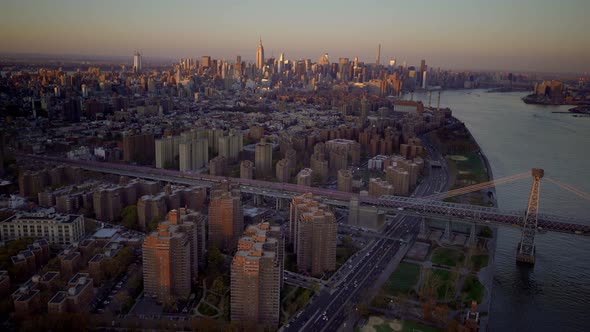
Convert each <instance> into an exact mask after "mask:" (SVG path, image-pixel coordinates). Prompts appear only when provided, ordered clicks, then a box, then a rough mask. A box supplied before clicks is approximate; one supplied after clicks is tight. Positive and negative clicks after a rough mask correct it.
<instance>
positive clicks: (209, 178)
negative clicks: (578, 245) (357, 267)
mask: <svg viewBox="0 0 590 332" xmlns="http://www.w3.org/2000/svg"><path fill="white" fill-rule="evenodd" d="M15 155H16V157H17V158H19V159H33V160H38V161H41V162H53V163H62V164H70V165H74V166H78V167H81V168H83V169H86V170H91V171H97V172H102V173H111V174H119V175H126V176H130V177H140V178H145V179H152V180H158V181H166V182H172V183H183V184H189V185H196V184H200V185H205V186H212V185H214V184H215V183H221V182H223V181H231V182H233V183H236V184H238V185H240V189H241V190H242V192H245V193H252V194H255V195H264V196H270V197H274V198H286V199H289V198H292V197H293V196H294V195H298V194H302V193H308V192H309V193H312V194H314V195H315V196H316V197H318V198H319V199H321V200H322V201H323V202H325V203H327V204H331V205H338V206H343V207H348V205H349V202H350V199H351V198H352V197H357V198H358V200H359V202H360V203H361V204H363V205H371V206H377V207H379V208H381V209H382V210H385V211H390V212H392V213H395V214H403V215H407V216H415V217H427V218H434V219H453V220H454V221H458V222H465V223H469V224H478V225H486V226H487V225H493V226H502V227H521V225H522V222H523V217H524V213H525V211H524V210H523V211H503V210H500V209H497V208H493V207H481V206H474V205H467V204H456V203H447V202H442V201H433V200H428V199H420V198H417V197H422V196H429V195H431V194H432V193H430V190H433V192H436V191H438V192H440V191H441V190H446V186H447V184H446V183H445V185H444V186H438V185H437V184H435V182H436V181H439V182H440V181H442V180H444V179H443V178H445V177H444V176H443V175H442V174H444V173H446V171H447V168H446V167H445V166H443V167H441V168H440V169H437V167H433V168H431V170H430V171H431V173H432V174H430V176H432V181H430V180H426V179H425V180H423V181H422V183H421V184H420V186H418V188H417V189H416V194H415V195H414V196H413V197H400V196H381V197H379V198H376V197H370V196H359V195H358V194H353V193H347V192H342V191H337V190H331V189H324V188H316V187H307V186H301V185H296V184H292V183H279V182H269V181H261V180H252V179H241V178H228V177H223V176H213V175H208V174H191V173H184V172H180V171H173V170H164V169H157V168H151V167H142V166H133V165H126V164H120V163H119V164H118V163H106V162H95V161H83V160H68V159H64V158H59V157H51V156H45V155H43V156H38V155H30V154H15ZM437 157H439V156H436V155H435V158H437ZM443 165H444V163H443ZM436 189H438V190H436ZM427 193H428V195H427ZM538 226H539V228H540V229H543V230H544V231H551V232H560V233H566V234H571V235H582V236H590V222H588V221H587V220H581V219H577V218H571V217H567V216H563V215H548V214H539V215H538Z"/></svg>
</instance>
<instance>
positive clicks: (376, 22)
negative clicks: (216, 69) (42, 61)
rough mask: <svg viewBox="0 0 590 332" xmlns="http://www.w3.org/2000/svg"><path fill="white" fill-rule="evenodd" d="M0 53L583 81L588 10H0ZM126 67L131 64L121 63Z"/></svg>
mask: <svg viewBox="0 0 590 332" xmlns="http://www.w3.org/2000/svg"><path fill="white" fill-rule="evenodd" d="M0 8H1V9H2V10H1V11H0V40H1V42H0V53H35V54H75V55H101V56H109V55H110V56H115V55H116V56H121V55H126V54H129V55H130V58H131V56H132V54H133V51H134V50H136V49H137V50H140V51H141V52H142V53H143V54H144V57H145V59H146V61H149V59H150V57H152V58H156V57H170V58H181V57H193V58H200V56H202V55H211V56H212V57H214V58H222V59H224V58H225V59H234V58H235V56H236V55H237V54H239V55H241V56H242V59H245V60H250V61H253V60H254V59H255V54H256V46H257V44H258V39H259V37H261V38H262V42H263V45H264V49H265V56H266V57H270V56H272V55H274V56H275V57H276V58H278V56H279V54H280V53H282V52H283V53H285V58H287V59H293V60H295V59H301V58H310V59H312V60H313V61H317V59H318V58H319V56H320V55H322V54H324V53H328V54H329V57H330V59H331V60H332V61H337V59H338V57H348V58H351V59H352V58H354V57H355V56H357V57H358V58H359V60H361V61H365V62H375V58H376V53H377V45H378V44H381V61H382V63H383V62H385V61H387V60H389V59H390V58H395V59H396V60H397V62H398V63H402V62H404V61H407V63H408V64H409V65H417V64H419V63H420V59H425V60H426V63H427V64H428V65H429V66H430V67H431V68H437V67H441V68H445V69H484V70H518V71H541V72H574V73H588V72H590V37H588V36H589V33H590V20H588V18H587V15H588V13H590V0H562V1H557V0H511V1H508V0H494V1H489V0H445V1H441V0H405V1H397V0H364V1H359V0H356V1H349V0H336V1H332V0H314V1H309V0H290V1H280V0H274V1H266V0H264V1H263V0H260V1H257V0H248V1H244V0H216V1H209V0H199V1H195V0H169V1H161V0H117V1H114V0H101V1H81V0H0ZM130 61H131V59H130Z"/></svg>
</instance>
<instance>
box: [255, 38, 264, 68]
mask: <svg viewBox="0 0 590 332" xmlns="http://www.w3.org/2000/svg"><path fill="white" fill-rule="evenodd" d="M262 67H264V47H263V46H262V38H260V41H259V42H258V48H257V49H256V68H258V70H259V71H262Z"/></svg>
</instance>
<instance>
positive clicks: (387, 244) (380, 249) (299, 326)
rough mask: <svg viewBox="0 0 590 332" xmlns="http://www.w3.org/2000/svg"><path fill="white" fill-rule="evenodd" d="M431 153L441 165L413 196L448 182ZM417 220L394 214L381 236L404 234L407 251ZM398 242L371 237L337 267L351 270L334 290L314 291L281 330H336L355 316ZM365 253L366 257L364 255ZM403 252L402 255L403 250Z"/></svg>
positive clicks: (392, 254)
mask: <svg viewBox="0 0 590 332" xmlns="http://www.w3.org/2000/svg"><path fill="white" fill-rule="evenodd" d="M429 150H430V149H429ZM431 156H432V157H433V158H436V160H438V161H439V162H441V165H443V167H441V168H431V169H430V171H429V172H428V175H426V176H425V177H424V178H423V181H422V182H421V183H420V184H419V185H418V186H417V188H416V190H415V191H414V193H413V196H415V197H420V196H426V195H431V194H433V193H434V192H436V191H439V192H440V191H443V190H446V187H447V185H448V174H447V168H446V160H444V159H443V158H442V156H441V155H440V154H438V155H436V154H435V153H434V151H433V152H431ZM419 222H420V219H419V218H416V217H396V218H395V219H394V222H392V223H391V224H389V225H388V226H387V227H386V229H385V230H384V235H386V236H388V237H406V240H407V241H409V242H410V243H409V244H407V248H405V249H406V250H407V249H408V248H409V247H410V246H411V244H412V243H413V241H414V239H415V238H416V236H417V234H418V231H419ZM402 245H405V244H403V243H401V242H399V241H395V240H391V239H385V238H382V239H378V240H375V241H374V244H373V245H370V246H368V248H370V249H369V250H368V251H367V253H366V254H365V256H364V257H361V259H360V260H358V261H356V262H355V265H354V266H353V268H352V269H350V268H348V266H349V264H348V262H347V263H346V264H344V265H343V266H342V267H341V269H346V268H348V269H350V270H351V271H349V272H348V273H347V274H345V276H344V277H342V278H341V279H340V280H339V283H337V285H338V286H337V287H336V288H335V289H333V290H332V291H331V292H329V291H327V290H322V292H320V293H319V294H317V295H316V296H315V297H314V299H313V302H312V303H311V304H310V305H308V306H307V307H306V308H305V309H304V310H303V311H302V312H300V313H299V314H298V316H297V317H296V318H295V319H294V320H292V321H291V322H290V323H289V324H288V326H285V327H284V330H285V331H336V330H337V329H338V328H340V326H341V325H342V324H343V323H344V322H345V321H346V320H347V319H348V318H349V317H350V316H351V315H352V316H356V314H357V312H356V310H354V309H353V308H356V306H357V304H358V303H360V302H361V301H362V300H366V297H367V295H368V294H367V293H366V292H365V290H366V289H372V290H375V289H378V288H380V287H381V285H376V284H375V281H376V280H378V279H379V277H380V276H381V274H382V273H383V270H384V269H385V267H386V266H387V264H389V263H390V262H391V261H392V260H393V259H394V258H395V255H396V254H399V255H401V253H399V250H400V248H401V246H402ZM367 254H368V256H366V255H367ZM403 254H404V255H405V251H404V252H403ZM361 290H362V291H361ZM352 321H354V319H353V320H352Z"/></svg>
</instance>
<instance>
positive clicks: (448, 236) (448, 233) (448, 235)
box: [442, 220, 452, 242]
mask: <svg viewBox="0 0 590 332" xmlns="http://www.w3.org/2000/svg"><path fill="white" fill-rule="evenodd" d="M451 226H452V225H451V221H450V220H447V224H446V225H445V233H444V234H443V237H442V240H443V242H451V236H452V232H451V229H452V227H451Z"/></svg>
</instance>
